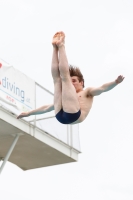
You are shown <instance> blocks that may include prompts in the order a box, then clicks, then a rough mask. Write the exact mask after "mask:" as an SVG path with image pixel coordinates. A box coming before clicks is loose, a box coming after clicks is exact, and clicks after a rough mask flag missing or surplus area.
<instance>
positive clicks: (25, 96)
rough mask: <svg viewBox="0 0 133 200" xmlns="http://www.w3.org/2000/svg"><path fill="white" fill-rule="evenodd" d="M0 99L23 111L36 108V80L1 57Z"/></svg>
mask: <svg viewBox="0 0 133 200" xmlns="http://www.w3.org/2000/svg"><path fill="white" fill-rule="evenodd" d="M0 100H1V101H3V102H5V103H7V104H9V105H12V106H14V107H15V108H16V109H18V110H21V111H29V110H31V109H34V108H35V82H34V81H33V80H32V79H30V78H29V77H27V76H26V75H25V74H23V73H21V72H20V71H18V70H16V69H14V68H13V67H12V66H11V65H9V64H7V63H6V62H4V61H3V60H1V59H0Z"/></svg>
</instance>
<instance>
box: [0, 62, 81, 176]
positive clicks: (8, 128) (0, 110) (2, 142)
mask: <svg viewBox="0 0 133 200" xmlns="http://www.w3.org/2000/svg"><path fill="white" fill-rule="evenodd" d="M1 62H2V61H1ZM1 62H0V63H1ZM5 73H7V70H5ZM5 77H6V78H5ZM7 77H8V79H7ZM13 78H14V77H13ZM2 80H3V88H4V86H5V85H6V84H7V83H6V81H7V80H8V86H9V80H10V82H11V76H10V75H9V74H3V77H2V78H1V80H0V81H1V84H0V165H1V166H0V173H1V172H2V170H3V168H4V166H5V164H6V162H7V161H8V162H11V163H13V164H15V165H17V166H18V167H20V168H21V169H22V170H30V169H37V168H42V167H48V166H54V165H59V164H66V163H71V162H76V161H78V154H79V153H81V150H80V142H79V127H78V126H79V125H78V124H76V125H64V124H60V123H59V122H58V121H57V120H56V118H55V116H54V113H46V114H42V115H37V116H30V117H27V118H22V119H19V120H18V119H17V116H18V114H19V113H21V112H24V111H23V110H26V106H27V107H28V108H29V107H30V106H31V105H30V104H28V103H27V104H26V103H25V104H24V101H19V99H17V98H16V96H13V94H11V92H12V91H8V90H7V89H5V88H4V89H3V88H2ZM12 82H13V84H14V85H13V86H14V87H15V84H16V80H15V81H14V80H13V81H12ZM17 84H18V85H19V83H17ZM33 86H34V87H35V88H34V90H35V92H34V94H33V97H34V100H35V101H34V108H36V107H39V106H42V105H47V104H48V103H49V104H50V101H51V100H52V101H53V94H52V93H51V92H49V91H48V90H47V89H45V88H43V87H42V86H41V85H39V84H38V83H36V82H35V84H34V85H33ZM14 91H15V89H14ZM24 91H25V90H24V89H23V90H22V92H21V94H22V96H21V97H20V98H21V100H22V98H24V95H23V94H24ZM4 95H5V96H4ZM31 96H32V94H31ZM40 97H41V98H40ZM28 99H29V98H28ZM27 102H28V101H27ZM21 104H22V107H21ZM22 109H23V110H22ZM30 109H31V108H30Z"/></svg>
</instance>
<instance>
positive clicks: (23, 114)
mask: <svg viewBox="0 0 133 200" xmlns="http://www.w3.org/2000/svg"><path fill="white" fill-rule="evenodd" d="M29 116H30V113H29V112H23V113H21V114H20V115H18V116H17V119H20V118H23V117H29Z"/></svg>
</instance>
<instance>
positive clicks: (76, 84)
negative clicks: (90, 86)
mask: <svg viewBox="0 0 133 200" xmlns="http://www.w3.org/2000/svg"><path fill="white" fill-rule="evenodd" d="M71 81H72V84H73V86H74V87H75V89H76V91H79V90H81V89H83V82H82V81H81V82H79V79H78V77H77V76H72V77H71Z"/></svg>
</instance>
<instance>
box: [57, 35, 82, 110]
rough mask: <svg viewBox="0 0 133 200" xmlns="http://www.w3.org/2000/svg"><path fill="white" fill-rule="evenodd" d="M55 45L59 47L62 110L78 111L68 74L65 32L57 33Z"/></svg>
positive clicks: (76, 97) (75, 96)
mask: <svg viewBox="0 0 133 200" xmlns="http://www.w3.org/2000/svg"><path fill="white" fill-rule="evenodd" d="M56 45H57V46H58V49H59V72H60V77H61V81H62V106H63V110H64V111H65V112H68V113H75V112H78V111H79V109H80V104H79V101H78V96H77V93H76V90H75V88H74V86H73V84H72V81H71V77H70V74H69V64H68V60H67V56H66V51H65V34H64V33H63V32H59V33H58V37H57V41H56Z"/></svg>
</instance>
